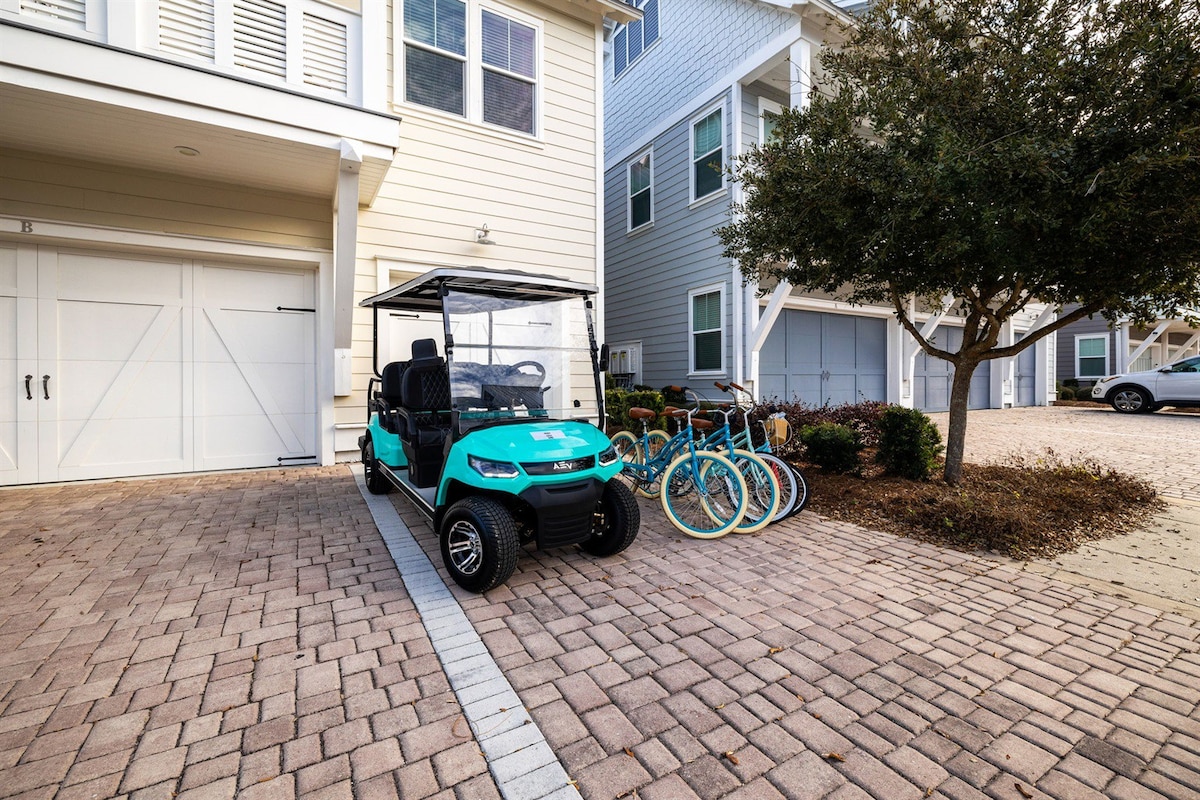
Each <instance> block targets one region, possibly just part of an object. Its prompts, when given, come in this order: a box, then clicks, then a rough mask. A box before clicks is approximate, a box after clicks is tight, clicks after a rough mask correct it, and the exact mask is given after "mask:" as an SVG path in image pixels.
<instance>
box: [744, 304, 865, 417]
mask: <svg viewBox="0 0 1200 800" xmlns="http://www.w3.org/2000/svg"><path fill="white" fill-rule="evenodd" d="M759 379H760V381H761V383H762V396H763V397H764V398H772V397H773V398H778V399H779V400H785V401H792V400H798V401H799V402H802V403H805V404H807V405H816V406H819V405H825V404H829V405H839V404H841V403H858V402H861V401H863V400H886V399H887V320H883V319H875V318H871V317H854V316H849V315H846V314H823V313H819V312H816V311H796V310H788V311H784V312H782V313H781V314H780V315H779V319H778V320H776V322H775V326H774V327H773V328H772V329H771V333H770V335H769V336H767V341H766V344H765V345H763V349H762V352H761V354H760V355H759Z"/></svg>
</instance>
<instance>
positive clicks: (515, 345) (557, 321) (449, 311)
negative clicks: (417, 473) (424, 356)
mask: <svg viewBox="0 0 1200 800" xmlns="http://www.w3.org/2000/svg"><path fill="white" fill-rule="evenodd" d="M442 309H443V313H444V314H445V318H446V326H447V329H448V331H449V333H450V337H451V338H450V341H452V342H453V343H454V346H453V350H452V351H451V352H450V354H449V358H448V359H447V360H448V362H449V363H448V366H449V369H450V394H451V399H452V402H453V406H454V410H456V411H458V412H459V425H460V430H467V429H469V428H472V427H476V426H478V425H485V424H493V423H495V422H498V421H503V420H516V419H533V420H540V419H588V420H591V421H596V420H598V418H599V404H598V402H597V398H596V383H595V378H594V374H593V372H592V354H591V349H590V342H589V339H588V334H587V331H588V329H589V327H590V325H589V324H588V322H589V320H588V316H587V315H588V314H590V312H589V310H588V309H587V308H586V307H585V304H584V298H583V297H579V296H576V297H567V298H563V297H556V298H547V299H538V300H531V299H530V298H528V297H524V298H512V297H508V296H497V295H495V294H478V293H474V292H470V291H462V290H458V289H455V288H452V287H448V289H447V291H446V294H445V296H444V297H443V299H442Z"/></svg>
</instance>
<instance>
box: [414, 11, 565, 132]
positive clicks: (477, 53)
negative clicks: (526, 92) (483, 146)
mask: <svg viewBox="0 0 1200 800" xmlns="http://www.w3.org/2000/svg"><path fill="white" fill-rule="evenodd" d="M466 4H467V56H466V65H467V69H466V77H465V78H464V85H463V94H464V98H465V99H464V103H463V105H464V106H465V112H466V113H465V115H464V116H459V115H458V114H451V113H449V112H446V111H442V110H441V109H437V108H433V107H431V106H423V105H420V104H418V103H410V102H408V101H407V100H406V99H405V98H404V86H405V78H406V72H405V69H406V67H407V65H406V64H405V60H404V45H405V43H406V39H405V38H404V0H401V2H400V4H399V6H398V7H397V8H396V9H395V12H394V14H393V19H392V39H393V41H395V42H396V43H397V45H396V47H395V48H394V53H393V55H392V59H393V68H394V70H393V71H394V72H395V75H396V80H395V83H394V85H393V88H392V104H393V105H396V106H400V107H402V108H403V109H404V112H405V113H415V114H418V115H423V114H430V115H432V116H436V117H438V118H440V119H443V120H453V121H455V122H459V123H464V122H465V123H467V124H469V125H470V126H472V127H478V128H482V129H484V130H487V131H488V132H491V133H496V134H501V135H505V136H512V137H516V138H518V139H521V140H525V141H529V140H541V139H542V136H543V125H542V121H543V107H544V105H545V104H544V102H543V94H544V89H545V74H546V70H545V41H546V37H545V23H544V21H543V20H541V19H538V18H537V17H532V16H530V15H528V14H525V13H523V12H521V11H517V10H516V9H514V8H511V7H509V6H507V5H502V4H500V3H495V2H490V0H466ZM484 10H487V11H489V12H491V13H492V14H495V15H497V16H499V17H504V18H505V19H508V20H512V21H513V22H516V23H519V24H521V25H524V26H526V27H528V28H533V31H534V37H533V60H534V77H533V80H532V81H530V79H529V78H528V77H526V76H524V75H516V74H514V73H509V72H507V71H506V70H503V69H499V68H497V67H491V66H488V67H485V66H484V63H483V12H484ZM417 46H419V47H423V48H426V49H428V47H429V46H428V45H425V44H421V43H418V44H417ZM437 52H439V53H442V52H444V51H441V50H438V51H437ZM455 57H456V58H457V56H455ZM485 70H487V71H491V72H495V73H497V74H499V75H509V76H511V77H517V78H519V79H520V80H522V81H525V82H529V83H532V84H533V133H532V134H529V133H526V132H525V131H519V130H517V129H515V128H507V127H505V126H503V125H496V124H493V123H490V122H484V121H483V73H484V71H485Z"/></svg>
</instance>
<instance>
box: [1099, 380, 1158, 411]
mask: <svg viewBox="0 0 1200 800" xmlns="http://www.w3.org/2000/svg"><path fill="white" fill-rule="evenodd" d="M1109 402H1110V403H1111V404H1112V407H1113V408H1114V409H1116V410H1117V411H1120V412H1121V413H1122V414H1144V413H1146V412H1147V411H1151V410H1153V405H1154V404H1153V403H1152V402H1151V400H1150V395H1149V394H1147V393H1146V392H1145V390H1143V389H1139V388H1137V387H1136V386H1123V387H1121V388H1120V389H1118V390H1117V391H1115V392H1113V396H1112V400H1110V401H1109Z"/></svg>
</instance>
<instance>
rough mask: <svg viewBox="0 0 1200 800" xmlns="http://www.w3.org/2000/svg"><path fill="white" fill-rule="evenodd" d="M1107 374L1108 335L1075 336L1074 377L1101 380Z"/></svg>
mask: <svg viewBox="0 0 1200 800" xmlns="http://www.w3.org/2000/svg"><path fill="white" fill-rule="evenodd" d="M1107 374H1108V335H1107V334H1099V335H1090V336H1085V335H1083V334H1077V335H1076V336H1075V377H1076V378H1103V377H1104V376H1105V375H1107Z"/></svg>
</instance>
